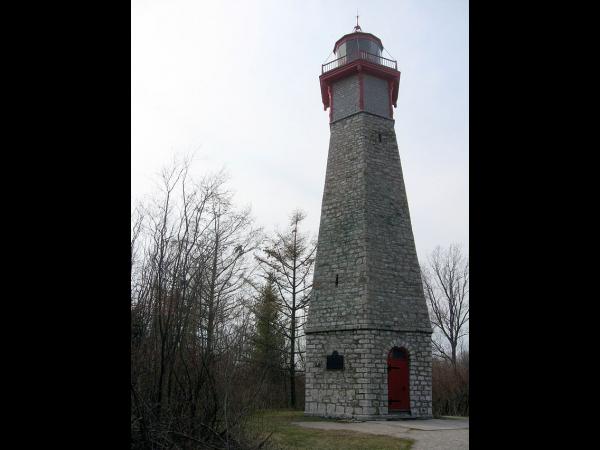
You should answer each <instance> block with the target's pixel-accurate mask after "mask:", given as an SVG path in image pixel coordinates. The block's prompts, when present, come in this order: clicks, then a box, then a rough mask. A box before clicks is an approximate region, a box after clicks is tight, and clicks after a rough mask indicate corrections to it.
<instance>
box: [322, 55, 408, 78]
mask: <svg viewBox="0 0 600 450" xmlns="http://www.w3.org/2000/svg"><path fill="white" fill-rule="evenodd" d="M357 59H361V60H364V61H369V62H372V63H374V64H378V65H380V66H385V67H389V68H391V69H395V70H398V64H397V62H396V61H394V60H392V59H387V58H384V57H383V56H379V55H374V54H372V53H367V52H363V51H361V52H358V53H354V54H351V55H345V56H342V57H341V58H338V59H334V60H333V61H330V62H328V63H327V64H323V65H322V66H321V73H325V72H329V71H330V70H333V69H337V68H338V67H342V66H345V65H346V64H349V63H351V62H352V61H356V60H357Z"/></svg>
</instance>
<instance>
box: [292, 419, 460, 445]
mask: <svg viewBox="0 0 600 450" xmlns="http://www.w3.org/2000/svg"><path fill="white" fill-rule="evenodd" d="M294 424H295V425H299V426H301V427H306V428H317V429H321V430H352V431H358V432H360V433H371V434H382V435H387V436H394V437H399V438H407V439H413V440H414V441H415V444H414V446H413V450H466V449H468V448H469V419H431V420H402V421H382V420H379V421H369V422H349V423H344V422H294Z"/></svg>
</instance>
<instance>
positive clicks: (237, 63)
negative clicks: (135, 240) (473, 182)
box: [131, 0, 469, 262]
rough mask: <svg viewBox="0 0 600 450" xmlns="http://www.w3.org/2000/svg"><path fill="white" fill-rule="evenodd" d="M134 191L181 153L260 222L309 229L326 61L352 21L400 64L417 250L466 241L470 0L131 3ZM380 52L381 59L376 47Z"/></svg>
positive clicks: (322, 147)
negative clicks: (296, 214)
mask: <svg viewBox="0 0 600 450" xmlns="http://www.w3.org/2000/svg"><path fill="white" fill-rule="evenodd" d="M131 8H132V33H131V34H132V35H131V53H132V59H131V73H132V79H131V132H132V133H131V196H132V197H131V200H132V205H133V204H135V203H136V202H137V201H138V200H141V199H143V198H144V196H146V195H148V194H150V193H151V192H153V190H154V185H155V184H154V181H153V180H155V179H156V174H157V173H158V171H159V170H160V168H161V167H162V166H164V165H165V164H168V163H169V162H170V161H172V159H173V157H174V156H175V155H186V154H190V153H193V154H195V160H196V162H195V163H194V170H193V173H196V174H198V175H201V174H204V173H207V172H210V171H216V170H219V169H221V168H225V169H226V171H227V173H228V174H229V176H230V183H229V185H230V187H231V188H232V189H233V190H234V191H235V192H236V195H235V198H236V201H237V202H238V203H239V204H240V205H251V206H252V211H253V215H254V217H255V218H256V219H257V222H258V224H260V225H262V226H264V227H265V229H266V230H267V231H269V230H272V229H273V228H274V227H276V226H279V227H282V226H285V225H286V224H287V221H288V217H289V215H290V212H291V211H292V210H293V209H295V208H301V209H303V210H304V211H306V212H307V214H308V217H307V220H306V226H307V228H308V229H309V230H311V231H313V232H314V234H315V235H316V233H317V231H318V226H319V216H320V208H321V198H322V195H323V185H324V181H325V168H326V162H327V150H328V145H329V123H328V122H329V116H328V111H327V112H326V111H324V110H323V104H322V102H321V95H320V89H319V79H318V77H319V75H320V73H321V64H322V63H324V62H325V60H326V59H327V58H328V57H329V55H330V53H331V51H332V49H333V45H334V43H335V41H336V40H337V39H339V38H340V37H341V36H342V35H344V34H347V33H350V32H352V28H353V26H354V25H355V21H356V17H355V16H356V10H357V8H358V11H359V15H360V18H359V23H360V25H361V28H362V29H363V31H365V32H369V33H373V34H375V35H376V36H378V37H379V38H380V39H381V40H382V41H383V45H384V47H385V48H386V50H387V51H388V52H389V53H390V54H391V55H392V56H393V58H394V59H396V60H397V61H398V69H399V70H400V71H401V77H400V93H399V96H398V107H397V108H396V109H395V111H394V115H395V119H396V124H395V128H396V136H397V139H398V146H399V149H400V159H401V162H402V168H403V172H404V181H405V184H406V190H407V195H408V202H409V206H410V214H411V220H412V226H413V231H414V235H415V241H416V246H417V252H418V255H419V261H421V262H424V261H425V260H426V255H428V254H429V253H430V252H431V251H432V250H433V249H434V248H435V246H436V245H442V246H448V245H449V244H450V243H459V244H462V246H463V248H464V249H465V250H468V236H469V234H468V233H469V216H468V187H469V185H468V152H469V141H468V131H469V128H468V113H469V110H468V81H469V80H468V3H467V1H466V0H394V1H392V0H389V1H374V0H369V1H358V0H345V1H333V0H328V1H325V0H321V1H316V0H312V1H310V0H308V1H307V0H302V1H300V0H298V1H291V0H287V1H286V0H272V1H271V0H260V1H259V0H256V1H249V0H244V1H242V0H240V1H232V0H228V1H200V0H195V1H192V0H162V1H156V0H132V7H131ZM384 56H386V57H389V55H388V54H387V53H386V52H384Z"/></svg>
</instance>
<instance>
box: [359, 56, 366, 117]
mask: <svg viewBox="0 0 600 450" xmlns="http://www.w3.org/2000/svg"><path fill="white" fill-rule="evenodd" d="M360 69H361V67H360V66H358V109H360V110H361V111H364V109H365V83H364V81H363V72H362V70H360Z"/></svg>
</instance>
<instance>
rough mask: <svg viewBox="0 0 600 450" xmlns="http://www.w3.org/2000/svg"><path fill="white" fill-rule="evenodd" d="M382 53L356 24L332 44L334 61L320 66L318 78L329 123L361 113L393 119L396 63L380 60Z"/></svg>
mask: <svg viewBox="0 0 600 450" xmlns="http://www.w3.org/2000/svg"><path fill="white" fill-rule="evenodd" d="M382 50H383V44H382V43H381V40H380V39H379V38H378V37H377V36H375V35H373V34H371V33H364V32H363V31H362V30H361V28H360V26H358V24H357V25H356V26H355V27H354V31H353V32H352V33H350V34H346V35H345V36H342V37H341V38H340V39H338V41H337V42H336V43H335V45H334V47H333V53H334V55H335V59H334V60H333V61H330V62H328V63H326V64H323V66H322V73H321V76H320V77H319V80H320V82H321V97H322V100H323V106H324V109H327V108H329V117H330V121H331V122H333V121H335V120H339V119H341V118H343V117H347V116H348V115H351V114H354V113H357V112H360V111H365V112H370V113H372V114H376V115H379V116H382V117H386V118H389V119H392V118H393V107H395V106H396V101H397V99H398V88H399V85H400V72H399V71H398V65H397V63H396V61H394V60H391V59H387V58H384V57H383V56H381V52H382ZM340 102H341V103H340Z"/></svg>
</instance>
